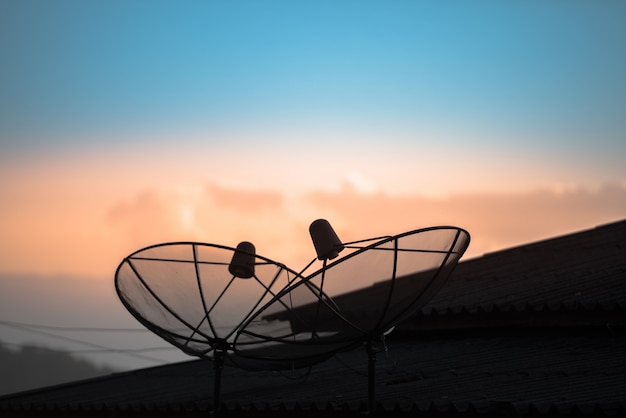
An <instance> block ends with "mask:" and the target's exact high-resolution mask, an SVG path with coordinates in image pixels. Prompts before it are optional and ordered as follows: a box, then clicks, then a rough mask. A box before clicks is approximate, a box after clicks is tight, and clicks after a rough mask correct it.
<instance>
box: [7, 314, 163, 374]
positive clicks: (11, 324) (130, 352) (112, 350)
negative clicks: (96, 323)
mask: <svg viewBox="0 0 626 418" xmlns="http://www.w3.org/2000/svg"><path fill="white" fill-rule="evenodd" d="M0 325H4V326H6V327H10V328H14V329H19V330H22V331H27V332H31V333H34V334H39V335H44V336H46V337H51V338H56V339H59V340H63V341H67V342H72V343H75V344H81V345H84V346H87V347H91V348H92V349H94V350H78V351H79V352H80V351H83V352H87V351H89V352H106V353H118V354H124V355H128V356H131V357H136V358H140V359H142V360H148V361H151V362H155V363H160V364H163V363H167V362H166V361H163V360H160V359H157V358H154V357H150V356H146V355H144V354H140V353H141V352H142V351H156V350H157V349H161V347H154V348H150V349H138V350H134V349H130V350H129V349H117V348H112V347H107V346H104V345H100V344H94V343H90V342H87V341H82V340H78V339H76V338H70V337H65V336H62V335H57V334H53V333H51V332H46V331H41V330H40V329H32V328H44V329H49V326H47V325H35V324H24V323H18V322H13V321H0ZM52 328H53V329H55V330H61V329H62V330H65V331H68V330H72V331H78V330H82V329H83V328H71V327H52ZM86 330H90V329H86ZM91 330H94V329H93V328H92V329H91ZM103 330H106V332H111V330H112V328H99V329H98V331H103ZM115 330H116V332H117V331H120V330H125V331H124V332H126V331H128V330H129V329H128V328H117V329H115ZM166 348H168V347H163V349H166ZM69 353H71V352H69Z"/></svg>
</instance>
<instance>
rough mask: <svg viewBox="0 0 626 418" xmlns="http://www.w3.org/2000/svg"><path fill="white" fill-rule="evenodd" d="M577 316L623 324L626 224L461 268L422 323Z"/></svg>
mask: <svg viewBox="0 0 626 418" xmlns="http://www.w3.org/2000/svg"><path fill="white" fill-rule="evenodd" d="M575 311H584V316H586V317H587V318H593V317H600V316H601V315H607V316H608V317H611V318H613V320H622V323H623V318H624V315H623V314H624V313H625V312H626V221H620V222H615V223H611V224H607V225H602V226H598V227H596V228H593V229H589V230H585V231H581V232H577V233H573V234H569V235H565V236H561V237H556V238H552V239H548V240H545V241H540V242H535V243H531V244H527V245H523V246H519V247H515V248H511V249H507V250H502V251H498V252H494V253H490V254H486V255H484V256H482V257H479V258H475V259H471V260H468V261H465V262H462V263H459V265H458V266H457V268H456V269H455V271H454V272H453V274H452V277H451V278H450V280H448V282H447V283H446V285H445V286H444V287H443V288H442V289H441V290H440V291H439V293H438V294H437V295H436V296H435V297H434V298H433V299H432V300H431V301H430V303H428V305H426V306H425V307H424V308H423V309H422V310H421V312H420V313H419V314H418V315H417V317H422V318H424V317H428V316H448V317H452V316H453V315H454V314H461V315H463V316H465V317H466V318H467V316H468V315H469V314H472V313H475V314H479V315H483V316H484V314H485V313H491V312H494V313H497V314H498V316H501V315H503V314H511V315H510V316H517V317H520V315H514V314H516V313H524V315H527V318H532V317H533V315H534V316H536V314H537V313H541V312H543V313H550V312H551V313H553V314H554V315H553V317H557V316H559V314H561V313H568V314H569V316H568V317H570V318H571V317H572V316H571V313H572V312H575ZM560 316H561V318H562V319H565V318H566V316H564V315H560ZM581 319H582V317H579V318H578V319H577V321H578V320H581ZM428 320H432V318H429V319H425V321H428ZM576 324H580V323H578V322H577V323H576ZM413 325H415V324H413Z"/></svg>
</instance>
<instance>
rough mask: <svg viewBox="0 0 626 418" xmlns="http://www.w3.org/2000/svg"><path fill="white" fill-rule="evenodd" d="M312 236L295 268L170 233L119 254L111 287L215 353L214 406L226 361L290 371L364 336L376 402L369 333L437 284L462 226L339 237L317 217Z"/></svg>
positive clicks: (165, 328) (145, 315) (159, 324)
mask: <svg viewBox="0 0 626 418" xmlns="http://www.w3.org/2000/svg"><path fill="white" fill-rule="evenodd" d="M310 234H311V238H312V239H313V243H314V245H315V250H316V253H317V257H316V258H314V259H313V261H311V262H310V263H309V264H308V265H307V266H306V267H305V268H304V269H302V270H301V271H300V272H296V271H295V270H291V269H289V268H287V267H286V266H285V265H283V264H280V263H277V262H275V261H272V260H270V259H268V258H265V257H262V256H260V255H257V254H256V252H255V248H254V245H252V244H251V243H249V242H242V243H240V244H239V245H238V246H237V248H231V247H226V246H222V245H215V244H203V243H192V242H179V243H167V244H159V245H154V246H150V247H147V248H144V249H142V250H139V251H136V252H134V253H133V254H131V255H129V256H128V257H126V258H125V259H124V260H123V261H122V263H121V264H120V265H119V267H118V269H117V271H116V275H115V286H116V290H117V293H118V296H119V298H120V300H121V301H122V303H123V304H124V306H125V307H126V308H127V309H128V310H129V311H130V312H131V313H132V314H133V316H135V318H137V320H138V321H139V322H141V323H142V324H144V325H145V326H146V327H147V328H148V329H150V330H152V331H153V332H155V333H156V334H157V335H159V336H161V337H162V338H164V339H165V340H167V341H169V342H170V343H172V344H173V345H175V346H176V347H178V348H180V349H181V350H182V351H184V352H185V353H187V354H190V355H195V356H199V357H209V356H210V357H212V358H213V360H214V363H215V365H216V367H215V370H216V374H215V382H214V409H216V410H217V407H218V406H219V395H220V380H221V368H222V365H223V363H224V361H225V360H227V361H229V362H230V363H232V364H234V365H236V366H239V367H245V368H255V369H270V370H275V369H292V368H298V367H304V366H311V365H313V364H315V363H318V362H320V361H323V360H325V359H327V358H329V357H330V356H332V355H333V354H335V353H336V352H338V351H341V350H346V349H350V348H352V347H354V346H357V345H360V344H363V343H365V344H366V347H367V350H368V354H369V359H370V363H369V365H370V368H369V370H370V372H369V393H368V398H369V406H370V410H372V409H373V405H374V373H373V367H374V361H375V353H374V351H373V350H372V342H373V341H374V340H375V339H376V338H380V336H381V335H383V334H385V333H387V332H389V331H390V330H391V329H393V327H394V326H395V325H396V324H397V323H398V322H399V321H401V320H403V319H405V318H407V317H408V316H410V315H411V314H413V313H414V312H416V311H417V310H418V309H420V308H421V307H423V306H424V305H425V304H426V302H428V300H430V299H431V298H432V296H433V295H435V294H436V293H437V291H438V290H439V289H440V288H441V286H442V285H443V284H444V283H445V281H446V279H447V278H448V277H449V275H450V273H451V271H452V270H453V268H454V267H455V266H456V264H457V262H458V260H459V259H460V258H461V256H462V255H463V253H464V252H465V250H466V249H467V247H468V245H469V240H470V236H469V233H468V232H467V231H465V230H463V229H461V228H457V227H451V226H442V227H431V228H424V229H418V230H414V231H409V232H405V233H403V234H399V235H395V236H385V237H377V238H371V239H365V240H360V241H353V242H348V243H343V242H341V241H340V240H339V238H338V236H337V234H336V233H335V231H334V230H333V229H332V227H331V226H330V224H329V223H328V222H327V221H326V220H324V219H318V220H317V221H315V222H313V223H312V224H311V227H310ZM340 253H341V254H342V256H341V257H339V254H340ZM331 260H332V261H331Z"/></svg>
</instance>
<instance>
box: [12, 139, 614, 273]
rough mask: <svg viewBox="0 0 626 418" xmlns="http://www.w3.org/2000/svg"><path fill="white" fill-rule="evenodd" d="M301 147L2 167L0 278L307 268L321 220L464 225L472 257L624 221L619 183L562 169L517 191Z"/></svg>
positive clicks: (92, 155) (49, 160) (505, 183)
mask: <svg viewBox="0 0 626 418" xmlns="http://www.w3.org/2000/svg"><path fill="white" fill-rule="evenodd" d="M268 144H269V143H268ZM306 144H307V145H303V146H302V147H301V150H300V151H299V152H298V147H297V146H292V147H286V149H283V150H282V151H281V150H279V149H272V147H271V146H268V147H264V146H263V145H262V144H261V145H258V144H257V145H254V146H252V145H250V147H248V148H247V149H246V148H245V147H244V148H241V149H239V150H237V149H228V147H214V149H212V148H211V147H210V146H203V147H200V146H198V147H197V148H196V149H191V150H190V151H187V150H185V149H178V150H177V149H175V148H171V149H169V150H168V149H159V147H156V149H155V150H152V151H151V152H148V151H147V150H141V149H137V148H132V147H131V148H128V149H124V148H123V147H120V148H113V149H106V150H101V151H91V152H84V151H81V152H76V153H74V154H72V153H69V154H65V155H59V156H39V157H31V158H30V159H22V160H19V159H17V160H15V161H12V162H10V163H8V164H5V165H4V166H3V168H1V169H0V170H1V174H2V176H1V177H0V192H1V193H2V196H3V204H2V205H1V206H0V228H1V229H2V231H3V234H2V236H1V237H0V272H5V273H37V274H41V275H52V274H64V275H72V276H84V277H95V278H103V279H111V280H112V277H113V274H114V271H115V268H116V266H117V264H118V263H119V262H120V261H121V259H122V258H123V257H124V256H126V255H127V254H129V253H130V252H132V251H135V250H137V249H139V248H141V247H143V246H147V245H151V244H155V243H159V242H168V241H177V240H193V241H202V242H209V243H217V244H223V245H228V246H233V247H234V246H236V245H237V243H239V242H240V241H242V240H249V241H252V242H254V243H255V245H256V247H257V251H258V252H259V254H262V255H263V256H265V257H269V258H271V259H274V260H277V261H280V262H284V263H287V264H288V265H290V266H291V267H292V268H294V269H299V268H300V267H301V265H304V263H305V262H306V261H309V260H310V259H311V258H313V256H314V252H313V247H312V245H311V243H310V241H309V237H308V225H309V224H310V222H312V221H313V220H315V219H317V218H326V219H328V220H329V221H330V222H331V223H332V224H333V226H334V227H335V229H336V230H337V232H338V233H339V234H340V237H341V238H342V239H344V240H345V241H351V240H356V239H361V238H367V237H371V236H378V235H383V234H396V233H400V232H404V231H407V230H410V229H417V228H421V227H425V226H432V225H455V226H460V227H463V228H466V229H468V230H469V231H470V233H471V234H472V244H471V245H470V249H469V251H468V254H467V256H466V258H467V257H471V256H476V255H480V254H482V253H484V252H488V251H493V250H496V249H500V248H503V247H507V246H512V245H516V244H522V243H526V242H530V241H533V240H538V239H542V238H547V237H550V236H553V235H557V234H562V233H567V232H570V231H574V230H577V229H582V228H588V227H593V226H595V225H598V224H602V223H605V222H609V221H613V220H617V219H621V218H624V217H626V188H625V186H624V184H623V183H619V182H618V181H615V182H613V183H611V182H604V183H596V184H595V185H594V184H593V183H588V184H577V183H576V180H577V179H576V178H573V177H572V178H571V181H569V182H567V181H561V182H558V181H556V180H555V179H558V178H559V177H558V176H555V177H554V179H552V178H551V177H550V174H549V170H555V172H558V173H560V176H561V177H560V178H562V179H568V178H570V177H568V176H567V175H564V174H563V171H558V170H557V168H558V167H548V168H547V169H546V168H545V167H539V166H537V169H536V172H535V173H534V174H529V175H528V176H527V180H526V181H525V182H523V181H521V178H523V174H524V173H525V172H527V173H533V167H532V166H527V167H524V165H523V164H520V163H515V162H514V160H513V159H510V160H506V159H504V160H498V159H495V160H494V161H493V163H490V162H489V161H488V160H489V158H491V157H492V156H487V157H485V158H482V159H480V158H477V157H472V158H467V159H465V160H464V159H463V158H460V156H457V155H455V153H454V152H451V153H450V155H451V156H450V158H449V159H447V160H446V159H445V158H443V156H442V155H438V156H437V158H436V160H435V161H439V165H438V166H436V165H435V164H433V163H432V161H431V160H429V159H428V158H425V159H424V164H422V159H420V156H419V155H407V154H409V153H410V152H412V151H411V148H410V147H407V148H406V149H407V150H408V151H406V154H403V153H402V152H399V151H398V150H397V149H396V150H393V149H392V150H390V151H389V154H388V155H381V154H380V153H381V152H382V150H383V149H384V143H383V145H381V144H375V145H374V146H369V147H367V148H366V147H363V148H362V149H359V145H358V141H356V142H355V141H352V142H346V143H343V145H342V143H338V146H337V147H336V148H334V149H333V148H330V149H329V148H320V149H315V146H314V145H315V144H314V143H311V142H310V141H309V142H307V143H306ZM400 151H402V150H400ZM436 152H437V151H433V152H431V153H430V155H435V154H436ZM290 153H291V155H288V154H290ZM307 156H308V157H307ZM377 159H378V161H376V160H377ZM507 162H509V163H510V164H508V166H507V164H506V163H507ZM424 166H425V167H424ZM538 176H543V178H544V179H545V180H544V181H540V180H538V179H536V178H535V177H538ZM514 179H520V180H519V183H515V182H514ZM487 180H489V182H487ZM436 191H438V193H436Z"/></svg>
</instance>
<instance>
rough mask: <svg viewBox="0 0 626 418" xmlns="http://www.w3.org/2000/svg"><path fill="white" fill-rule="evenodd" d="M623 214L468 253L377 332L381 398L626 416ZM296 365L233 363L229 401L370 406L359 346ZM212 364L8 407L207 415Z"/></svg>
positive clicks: (1, 412) (396, 402)
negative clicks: (268, 368)
mask: <svg viewBox="0 0 626 418" xmlns="http://www.w3.org/2000/svg"><path fill="white" fill-rule="evenodd" d="M625 255H626V221H622V222H617V223H613V224H609V225H604V226H600V227H597V228H594V229H590V230H587V231H582V232H579V233H575V234H570V235H566V236H562V237H557V238H554V239H550V240H545V241H542V242H537V243H531V244H528V245H524V246H520V247H516V248H512V249H509V250H504V251H499V252H495V253H491V254H487V255H485V256H483V257H480V258H477V259H472V260H469V261H466V262H463V263H461V264H459V266H458V267H457V269H456V270H455V272H454V274H453V277H452V278H451V280H450V281H449V282H448V284H447V285H446V286H445V287H444V288H443V289H442V290H441V292H440V293H439V294H438V295H437V296H436V297H435V298H434V299H433V300H432V301H431V303H430V304H429V305H428V306H426V307H425V308H424V309H423V310H422V311H421V312H420V313H418V314H417V315H416V316H415V317H413V318H411V319H409V320H408V321H406V322H405V323H404V324H402V325H401V326H399V327H398V329H397V330H396V332H394V333H392V334H391V335H390V336H389V337H388V338H389V340H388V341H387V345H386V348H387V350H386V351H385V350H383V349H384V348H385V346H384V345H382V344H379V348H380V349H381V351H380V352H379V353H378V355H377V360H378V361H377V368H376V401H377V408H378V410H377V411H378V412H379V413H387V414H388V415H393V416H403V415H405V416H411V415H414V414H417V413H419V414H420V415H424V414H425V415H427V416H428V415H433V416H442V415H446V416H450V415H461V416H485V415H493V414H495V415H496V416H502V415H508V416H544V415H559V414H563V415H568V416H575V415H595V416H623V415H626V321H625V320H624V318H626V315H624V313H625V312H624V311H625V310H626V305H625V304H626V256H625ZM305 372H306V370H305V371H302V370H299V371H295V372H293V374H291V373H286V375H285V374H281V373H278V372H250V371H245V370H241V369H237V368H234V367H228V366H226V367H225V368H224V375H223V379H222V402H223V408H222V411H221V414H223V415H224V416H229V415H231V416H235V415H250V414H252V415H254V416H259V415H268V416H270V415H271V416H276V415H277V414H278V415H281V416H301V415H318V414H322V415H325V416H326V415H334V416H350V415H354V416H356V415H362V414H363V412H364V411H365V410H366V409H367V389H368V386H367V385H368V379H367V376H366V375H367V356H366V353H365V350H364V349H362V348H359V349H357V350H353V351H350V352H344V353H339V354H337V355H336V356H335V357H334V358H332V359H330V360H328V361H326V362H323V363H321V364H319V365H316V366H314V367H313V368H312V369H311V371H310V373H309V374H308V377H307V378H306V379H304V378H303V376H302V375H303V374H304V373H305ZM212 385H213V368H212V363H211V362H210V361H206V360H195V361H190V362H184V363H179V364H173V365H168V366H162V367H156V368H150V369H143V370H137V371H133V372H128V373H121V374H116V375H112V376H108V377H105V378H98V379H93V380H89V381H84V382H76V383H73V384H69V385H62V386H58V387H53V388H47V389H42V390H37V391H31V392H25V393H21V394H15V395H9V396H4V397H2V398H0V416H10V415H11V414H17V415H19V414H21V413H23V412H25V411H28V414H29V415H31V414H33V413H35V412H36V411H40V412H41V415H42V416H49V414H54V413H57V414H59V415H63V416H66V415H69V416H71V415H72V414H74V413H75V414H82V413H86V414H87V415H89V416H97V415H98V414H101V415H103V416H111V415H127V414H128V415H146V416H156V415H158V414H159V413H160V412H163V413H164V414H166V415H168V416H170V415H172V414H180V415H186V416H194V415H197V416H205V415H206V414H207V413H208V412H209V411H210V410H211V400H212Z"/></svg>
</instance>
